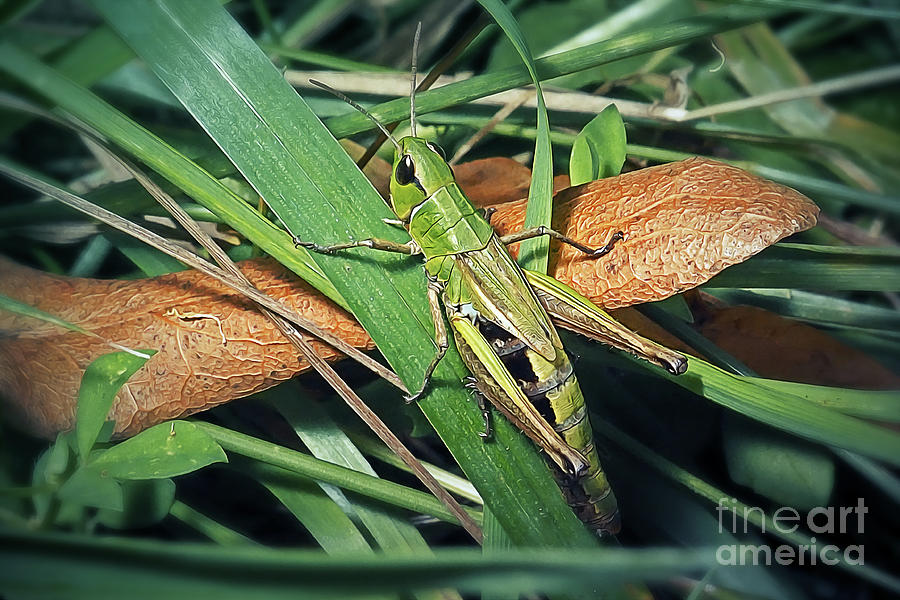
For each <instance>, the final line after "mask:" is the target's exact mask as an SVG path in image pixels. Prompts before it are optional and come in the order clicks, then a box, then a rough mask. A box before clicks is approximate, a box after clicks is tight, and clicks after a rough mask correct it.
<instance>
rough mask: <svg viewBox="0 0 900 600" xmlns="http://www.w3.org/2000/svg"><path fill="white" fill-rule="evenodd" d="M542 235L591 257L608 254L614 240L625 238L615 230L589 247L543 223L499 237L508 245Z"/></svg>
mask: <svg viewBox="0 0 900 600" xmlns="http://www.w3.org/2000/svg"><path fill="white" fill-rule="evenodd" d="M542 235H549V236H550V237H552V238H553V239H555V240H559V241H560V242H562V243H564V244H568V245H570V246H572V247H573V248H577V249H578V250H581V251H582V252H584V253H585V254H587V255H588V256H589V257H591V258H600V257H601V256H604V255H606V254H609V253H610V251H611V250H612V249H613V246H614V245H615V243H616V242H618V241H619V240H621V239H624V238H625V235H624V234H623V233H622V232H621V231H617V232H616V233H614V234H613V235H612V237H611V238H610V239H609V241H608V242H607V243H606V244H605V245H603V246H600V247H599V248H591V247H590V246H585V245H584V244H582V243H580V242H576V241H575V240H573V239H572V238H570V237H567V236H565V235H563V234H561V233H560V232H558V231H556V230H555V229H550V228H549V227H546V226H544V225H541V226H539V227H532V228H531V229H523V230H522V231H518V232H516V233H511V234H509V235H504V236H501V237H500V241H501V242H503V245H504V246H508V245H509V244H514V243H516V242H521V241H523V240H530V239H531V238H536V237H540V236H542Z"/></svg>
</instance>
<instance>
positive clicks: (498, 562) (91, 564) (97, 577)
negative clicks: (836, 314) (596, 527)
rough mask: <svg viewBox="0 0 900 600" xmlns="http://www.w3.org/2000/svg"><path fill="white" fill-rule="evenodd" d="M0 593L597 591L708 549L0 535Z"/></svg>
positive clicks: (688, 566) (663, 572) (690, 560)
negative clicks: (341, 545) (437, 547)
mask: <svg viewBox="0 0 900 600" xmlns="http://www.w3.org/2000/svg"><path fill="white" fill-rule="evenodd" d="M0 560H2V562H3V565H4V569H3V570H2V573H0V587H2V588H3V590H4V591H5V592H7V593H10V595H13V596H14V597H17V598H18V597H25V594H28V597H39V596H40V597H66V598H70V599H73V600H75V599H79V598H91V599H93V600H96V599H98V598H121V597H122V590H123V589H127V590H128V597H129V598H132V599H134V600H142V599H147V600H149V599H151V598H160V597H173V598H178V597H180V598H185V597H192V598H193V597H205V598H216V599H217V600H229V599H241V600H244V599H246V598H250V597H260V596H265V597H266V598H270V599H276V598H279V599H280V598H284V599H288V598H290V599H292V600H293V599H296V598H359V597H369V596H370V595H371V594H377V593H384V592H400V593H404V592H408V591H409V590H414V589H420V590H423V589H424V590H435V589H438V590H439V589H442V588H448V587H456V588H458V589H460V590H461V591H462V592H464V593H470V594H479V593H481V592H491V593H496V592H501V591H502V592H506V593H516V594H518V593H534V592H544V593H559V592H573V593H577V592H585V593H592V594H596V593H597V592H598V591H601V590H605V589H609V588H610V587H612V586H617V585H621V584H622V583H623V582H629V581H636V580H642V579H651V580H661V579H664V578H667V577H671V576H674V575H677V574H685V573H690V572H693V571H696V570H700V569H706V568H710V567H712V566H713V565H714V564H715V555H714V550H713V549H711V548H708V549H703V550H690V549H677V550H675V549H672V550H668V549H665V550H623V549H610V550H599V549H595V550H583V551H579V552H577V553H574V552H571V551H562V550H543V551H541V552H535V551H531V552H526V551H518V552H508V553H503V554H497V555H492V556H487V557H485V556H482V554H481V552H480V551H478V550H474V549H473V550H444V551H441V552H439V553H435V556H433V557H389V556H379V557H366V556H362V557H343V558H340V559H335V558H332V557H328V556H325V555H323V554H322V553H320V552H311V551H298V550H292V549H284V548H277V549H275V548H271V549H270V548H256V547H229V548H221V547H216V546H210V545H206V544H181V545H179V544H172V543H160V542H157V541H151V540H140V539H125V538H90V537H87V536H75V535H62V534H36V533H33V532H21V531H7V530H3V531H0Z"/></svg>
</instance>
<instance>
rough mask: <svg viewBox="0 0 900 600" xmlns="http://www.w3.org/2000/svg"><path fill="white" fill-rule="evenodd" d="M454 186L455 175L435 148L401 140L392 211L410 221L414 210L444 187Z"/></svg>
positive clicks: (422, 142)
mask: <svg viewBox="0 0 900 600" xmlns="http://www.w3.org/2000/svg"><path fill="white" fill-rule="evenodd" d="M449 183H453V171H451V170H450V165H448V164H447V161H446V160H445V159H444V157H443V154H442V153H441V151H440V149H439V148H438V147H437V146H435V145H434V144H432V143H430V142H427V141H425V140H423V139H422V138H417V137H412V136H409V137H405V138H403V139H402V140H400V143H399V149H398V150H397V155H396V156H395V157H394V168H393V172H392V173H391V208H393V209H394V213H395V214H396V215H397V217H398V218H400V219H402V220H407V219H409V215H410V213H411V212H412V210H413V208H415V207H416V206H418V205H419V204H421V203H422V201H423V200H425V199H426V198H428V197H429V196H431V195H432V194H433V193H434V192H436V191H437V190H439V189H440V188H442V187H443V186H445V185H447V184H449Z"/></svg>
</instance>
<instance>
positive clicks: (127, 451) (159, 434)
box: [87, 421, 228, 479]
mask: <svg viewBox="0 0 900 600" xmlns="http://www.w3.org/2000/svg"><path fill="white" fill-rule="evenodd" d="M217 462H228V458H227V457H226V456H225V451H224V450H222V447H221V446H219V444H217V443H216V442H215V441H213V439H212V438H211V437H210V436H209V435H207V434H206V433H205V432H203V431H201V430H200V429H199V428H198V427H197V426H196V425H194V424H193V423H188V422H187V421H170V422H168V423H160V424H159V425H156V426H155V427H151V428H150V429H147V430H144V431H142V432H141V433H139V434H138V435H136V436H134V437H133V438H131V439H129V440H125V441H124V442H122V443H121V444H117V445H115V446H113V447H112V448H110V449H109V450H106V451H105V452H103V453H102V454H101V455H100V456H99V457H98V458H97V459H96V460H93V461H91V463H90V464H89V465H88V467H87V468H88V469H91V470H96V471H98V472H100V473H102V474H103V476H104V477H111V478H115V479H163V478H166V477H175V476H176V475H184V474H185V473H190V472H192V471H196V470H197V469H202V468H203V467H205V466H207V465H210V464H212V463H217Z"/></svg>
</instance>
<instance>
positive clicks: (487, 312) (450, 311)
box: [296, 70, 687, 535]
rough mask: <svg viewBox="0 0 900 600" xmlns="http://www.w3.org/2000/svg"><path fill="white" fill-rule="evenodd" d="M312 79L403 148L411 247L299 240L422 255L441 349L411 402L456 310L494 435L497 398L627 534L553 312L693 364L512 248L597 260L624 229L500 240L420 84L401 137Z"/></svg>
mask: <svg viewBox="0 0 900 600" xmlns="http://www.w3.org/2000/svg"><path fill="white" fill-rule="evenodd" d="M312 83H314V84H315V85H318V86H319V87H322V88H323V89H325V90H327V91H329V92H331V93H333V94H334V95H336V96H338V97H339V98H341V99H343V100H344V101H345V102H347V103H349V104H350V105H351V106H353V107H354V108H356V109H357V110H359V111H360V112H362V113H363V114H364V115H366V116H367V117H369V119H371V120H372V121H373V122H374V123H375V125H376V126H377V127H378V128H379V129H380V130H381V131H382V132H383V133H384V134H385V135H387V137H388V139H389V140H390V141H391V143H392V144H393V145H394V147H395V149H396V155H395V157H394V163H393V169H392V176H391V181H390V191H391V195H390V200H389V204H390V206H391V209H392V210H393V211H394V214H395V215H396V216H397V219H396V220H389V221H387V222H388V223H390V224H392V225H396V226H400V227H403V228H405V229H406V230H407V231H408V232H409V235H410V237H411V238H412V239H411V241H410V242H408V243H405V244H401V243H397V242H391V241H387V240H381V239H374V238H370V239H365V240H359V241H353V242H347V243H341V244H334V245H328V246H324V245H319V244H316V243H312V242H304V241H299V240H296V243H297V244H298V245H300V246H303V247H306V248H308V249H310V250H313V251H315V252H321V253H326V254H331V253H334V252H337V251H339V250H344V249H347V248H357V247H366V248H372V249H376V250H384V251H388V252H399V253H403V254H408V255H422V256H423V257H424V259H425V272H426V274H427V278H428V283H427V288H428V301H429V305H430V308H431V316H432V319H433V321H434V330H435V337H436V342H437V347H438V351H437V353H436V354H435V356H434V357H433V358H432V360H431V362H430V363H429V365H428V367H427V368H426V371H425V376H424V379H423V384H422V388H421V389H420V390H419V391H418V392H416V393H414V394H412V395H410V396H408V397H407V400H408V401H410V402H412V401H415V400H417V399H419V398H420V397H421V396H422V395H423V394H424V392H425V390H426V389H427V388H428V384H429V381H430V379H431V376H432V373H433V372H434V370H435V368H436V367H437V365H438V363H439V361H440V360H441V358H442V357H443V356H444V354H445V353H446V352H447V348H448V347H449V335H448V331H447V326H446V323H445V320H444V314H446V318H447V321H449V324H450V329H451V330H452V333H453V338H454V340H455V342H456V346H457V348H458V349H459V352H460V354H461V356H462V359H463V361H464V362H465V364H466V366H467V367H468V369H469V371H470V372H471V373H472V376H473V378H472V381H471V382H470V387H473V388H474V389H475V390H476V391H477V393H476V399H477V401H478V405H479V408H480V409H481V411H482V415H483V417H484V425H485V429H484V432H483V433H482V434H481V435H482V437H487V436H489V435H490V413H489V411H488V408H487V405H486V403H485V399H487V400H489V401H490V403H491V404H492V405H493V406H494V407H496V408H497V409H498V410H499V411H500V412H501V413H503V414H504V415H506V417H507V418H509V419H510V421H512V423H513V424H514V425H515V426H516V427H518V428H519V429H520V430H522V431H523V432H524V433H525V434H526V435H527V436H528V437H529V438H531V439H532V440H533V441H534V442H535V443H536V444H537V445H538V446H539V447H540V448H541V449H542V450H543V451H544V452H545V453H546V455H547V457H548V458H549V459H550V461H551V462H552V463H553V465H554V466H555V469H554V474H555V477H556V479H557V481H558V483H559V484H560V487H561V488H562V490H563V493H564V495H565V497H566V500H567V502H568V503H569V505H570V506H571V507H572V508H573V510H574V511H575V512H576V514H577V515H578V517H579V518H580V519H581V520H582V521H583V522H584V523H585V524H586V525H587V526H588V527H590V528H591V529H593V530H594V531H596V532H598V533H599V534H610V535H613V534H615V533H616V532H617V531H618V530H619V512H618V507H617V504H616V499H615V496H614V495H613V493H612V490H611V489H610V485H609V483H608V482H607V479H606V475H605V474H604V472H603V469H602V467H601V465H600V459H599V457H598V456H597V451H596V449H595V448H594V442H593V433H592V430H591V426H590V423H589V421H588V417H587V409H586V407H585V402H584V396H583V395H582V392H581V389H580V387H579V386H578V381H577V380H576V378H575V374H574V371H573V368H572V363H571V362H570V360H569V357H568V355H567V354H566V351H565V349H564V348H563V345H562V342H561V341H560V339H559V335H558V334H557V332H556V329H555V328H554V326H553V322H552V321H551V318H550V315H552V316H553V318H554V319H555V320H556V322H557V323H558V324H559V325H560V326H562V327H564V328H567V329H571V330H573V331H576V332H578V333H580V334H582V335H585V336H587V337H589V338H592V339H595V340H599V341H601V342H604V343H606V344H609V345H611V346H614V347H616V348H619V349H622V350H625V351H628V352H631V353H632V354H635V355H637V356H640V357H642V358H645V359H647V360H650V361H652V362H654V363H657V364H659V365H661V366H663V367H665V368H666V369H667V370H668V371H670V372H672V373H675V374H679V373H683V372H684V371H685V369H686V368H687V361H686V359H685V358H684V356H682V355H680V354H678V353H677V352H674V351H672V350H669V349H667V348H665V347H663V346H660V345H659V344H656V343H655V342H652V341H650V340H647V339H645V338H643V337H641V336H639V335H637V334H636V333H634V332H632V331H630V330H628V329H627V328H625V327H623V326H622V325H620V324H619V323H618V322H616V321H615V320H613V319H612V318H611V317H610V316H609V315H607V314H606V313H605V312H603V311H602V310H601V309H599V308H598V307H596V306H595V305H594V304H593V303H591V301H590V300H588V299H587V298H585V297H584V296H582V295H581V294H579V293H578V292H577V291H575V290H573V289H572V288H570V287H568V286H566V285H564V284H562V283H560V282H559V281H557V280H555V279H553V278H552V277H549V276H547V275H544V274H541V273H536V272H533V271H528V270H523V269H521V268H519V266H518V265H517V264H516V262H515V261H514V260H513V259H512V257H511V256H510V254H509V252H508V251H507V250H506V245H507V244H511V243H515V242H520V241H522V240H526V239H529V238H533V237H537V236H542V235H549V236H551V237H553V238H555V239H557V240H559V241H561V242H563V243H566V244H570V245H572V246H574V247H575V248H577V249H578V250H580V251H581V252H583V253H584V254H585V255H586V256H588V257H593V258H597V257H600V256H603V255H604V254H607V253H608V252H610V251H611V250H612V249H613V246H614V244H615V242H616V241H617V240H620V239H621V238H622V234H621V232H617V233H615V234H613V235H612V236H611V238H610V241H609V243H607V244H606V245H605V246H603V247H601V248H589V247H587V246H584V245H582V244H580V243H578V242H577V241H575V240H572V239H570V238H568V237H566V236H564V235H562V234H560V233H558V232H556V231H554V230H552V229H549V228H547V227H537V228H534V229H528V230H524V231H521V232H519V233H515V234H511V235H507V236H503V237H500V236H498V235H497V233H496V232H495V231H494V229H493V228H492V227H491V225H490V223H489V222H488V221H487V220H486V219H485V217H484V215H483V214H482V213H480V212H479V211H478V210H476V209H475V207H474V206H473V205H472V203H471V202H470V201H469V199H468V198H466V196H465V194H464V193H463V192H462V190H461V189H460V187H459V185H458V184H457V183H456V181H455V179H454V176H453V172H452V171H451V169H450V166H449V165H448V164H447V162H446V160H445V159H444V157H443V153H442V152H441V151H440V149H439V148H438V147H437V146H435V145H433V144H432V143H430V142H428V141H426V140H424V139H422V138H419V137H416V134H415V100H414V97H415V95H414V93H413V94H412V95H411V96H410V116H411V123H412V125H411V127H412V132H411V135H410V136H408V137H404V138H402V139H400V140H399V141H398V140H397V139H395V138H394V137H393V136H392V135H391V134H390V132H389V131H388V130H387V128H385V127H384V125H382V124H381V123H380V122H378V120H377V119H375V118H374V117H373V116H372V115H371V114H369V113H368V112H367V111H366V110H365V109H363V108H362V107H361V106H359V105H358V104H357V103H356V102H354V101H353V100H351V99H350V98H347V97H346V96H345V95H344V94H342V93H340V92H338V91H336V90H333V89H332V88H330V87H328V86H327V85H325V84H322V83H320V82H317V81H313V82H312ZM413 88H415V70H414V71H413ZM442 306H443V309H442ZM548 313H549V315H548Z"/></svg>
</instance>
